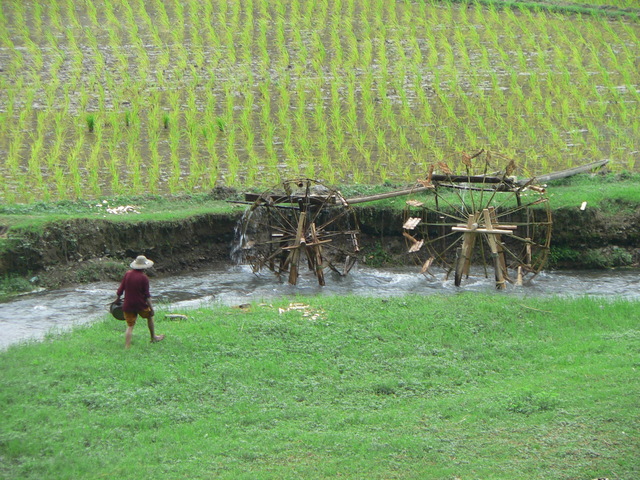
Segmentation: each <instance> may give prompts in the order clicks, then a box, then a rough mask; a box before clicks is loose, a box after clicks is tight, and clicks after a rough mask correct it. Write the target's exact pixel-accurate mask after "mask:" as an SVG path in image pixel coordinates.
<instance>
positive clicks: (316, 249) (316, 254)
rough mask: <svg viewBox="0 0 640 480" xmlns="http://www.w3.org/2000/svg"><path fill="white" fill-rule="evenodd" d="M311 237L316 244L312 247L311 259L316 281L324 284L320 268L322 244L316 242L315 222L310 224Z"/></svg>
mask: <svg viewBox="0 0 640 480" xmlns="http://www.w3.org/2000/svg"><path fill="white" fill-rule="evenodd" d="M311 239H312V240H313V243H314V244H316V245H314V246H313V247H312V259H313V267H314V273H315V274H316V277H318V283H319V284H320V285H321V286H324V271H323V270H322V245H320V244H319V243H318V232H317V231H316V224H315V223H312V224H311Z"/></svg>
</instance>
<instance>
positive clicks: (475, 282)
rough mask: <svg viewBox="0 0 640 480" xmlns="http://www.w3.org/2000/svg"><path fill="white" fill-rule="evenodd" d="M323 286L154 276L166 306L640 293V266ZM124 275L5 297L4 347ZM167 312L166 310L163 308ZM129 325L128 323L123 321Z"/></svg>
mask: <svg viewBox="0 0 640 480" xmlns="http://www.w3.org/2000/svg"><path fill="white" fill-rule="evenodd" d="M326 283H327V285H326V286H324V287H320V286H319V285H318V284H317V281H316V279H315V277H312V276H308V275H307V276H305V275H301V276H300V279H299V282H298V285H296V286H292V285H289V284H287V283H286V282H284V283H280V282H278V280H277V279H276V277H275V276H274V275H273V274H272V273H271V272H266V273H264V274H260V275H255V274H253V273H252V272H251V269H250V267H248V266H225V267H222V266H221V267H218V268H212V269H208V270H199V271H197V272H194V273H190V274H184V275H176V276H171V277H152V278H151V294H152V295H153V297H154V301H155V306H156V308H157V309H158V310H159V311H161V312H165V313H185V312H187V311H188V309H190V308H194V307H200V306H207V305H227V306H234V305H241V304H245V303H251V302H260V301H270V300H273V299H276V298H292V299H293V298H295V297H296V296H305V295H307V296H308V295H345V294H354V295H366V296H377V297H390V296H398V295H403V294H421V295H433V294H441V295H442V294H455V293H457V292H460V291H477V292H495V293H496V294H507V295H516V296H537V295H544V296H554V295H555V296H585V295H588V296H601V297H620V298H626V299H634V300H638V299H640V271H637V270H632V271H601V270H599V271H553V272H543V273H541V274H539V275H538V276H537V277H535V278H534V279H533V280H532V281H531V282H530V283H529V284H528V285H524V286H521V287H514V286H512V285H509V287H508V289H507V290H506V292H496V290H495V289H494V284H493V281H492V279H490V278H489V279H487V278H484V277H483V276H482V277H472V278H470V279H467V280H466V281H465V282H464V284H463V286H462V287H460V288H457V287H455V286H454V285H453V280H452V279H449V280H445V279H444V276H442V277H425V276H422V275H419V274H416V273H415V271H414V270H410V269H408V268H404V269H373V268H369V267H363V266H356V267H355V268H354V269H353V270H352V271H351V273H350V274H349V275H348V276H346V277H340V276H338V275H336V274H334V273H331V274H330V275H328V276H327V279H326ZM117 288H118V283H117V282H98V283H91V284H85V285H77V286H74V287H69V288H63V289H59V290H46V291H41V292H33V293H28V294H24V295H20V296H18V297H16V298H14V299H12V300H10V301H8V302H5V303H0V329H1V330H0V331H1V332H2V335H1V336H0V350H3V349H6V348H7V347H8V346H10V345H12V344H16V343H20V342H24V341H29V340H39V339H42V338H44V337H45V335H47V334H48V333H50V332H51V333H55V332H59V331H63V330H65V329H68V328H70V327H72V326H74V325H77V324H83V323H88V322H91V321H95V320H96V319H100V318H104V317H105V316H106V315H108V304H109V303H110V302H111V301H113V300H114V299H115V291H116V289H117ZM158 319H162V313H160V314H159V315H158ZM123 332H124V323H123Z"/></svg>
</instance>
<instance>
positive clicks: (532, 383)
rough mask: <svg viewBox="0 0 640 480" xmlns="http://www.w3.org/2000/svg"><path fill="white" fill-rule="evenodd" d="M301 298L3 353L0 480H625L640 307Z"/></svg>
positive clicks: (510, 299)
mask: <svg viewBox="0 0 640 480" xmlns="http://www.w3.org/2000/svg"><path fill="white" fill-rule="evenodd" d="M294 300H295V299H294ZM304 301H305V302H308V307H306V308H305V309H304V310H288V311H285V312H283V313H278V308H279V307H280V308H283V309H285V310H286V309H287V307H288V305H289V304H288V301H286V300H283V301H281V302H279V303H277V304H274V305H258V304H254V305H253V306H252V307H251V308H248V309H236V308H227V307H216V308H212V309H200V310H194V311H190V312H186V313H188V314H189V317H190V319H189V320H187V321H180V322H177V321H168V320H163V315H162V312H160V313H159V314H158V316H157V317H158V322H157V330H158V331H159V333H166V334H167V339H166V340H165V341H164V342H162V343H160V344H155V345H151V344H149V342H148V333H147V331H146V327H145V326H144V324H139V325H137V326H136V329H135V332H134V343H133V346H132V349H131V350H130V351H124V349H123V344H124V338H123V337H124V335H123V332H124V327H123V324H122V323H121V322H118V321H115V320H113V319H105V320H104V321H100V322H98V323H97V324H95V325H93V326H91V327H82V328H78V329H76V330H75V331H74V332H72V333H65V334H62V335H60V336H57V335H56V336H51V337H49V338H48V339H47V340H45V341H44V342H42V343H32V344H27V345H24V346H16V347H11V348H10V349H9V350H8V351H6V352H3V353H0V378H1V380H0V382H1V383H0V384H1V386H2V388H0V408H1V410H2V412H3V421H2V423H0V459H1V462H0V477H1V478H7V479H9V478H11V479H13V478H21V479H29V478H34V479H35V478H37V479H41V478H50V479H57V478H86V479H98V478H122V479H127V478H132V479H133V478H145V477H149V478H190V479H204V478H207V479H208V478H221V479H225V478H228V479H255V478H260V479H299V478H305V479H321V478H353V479H361V478H371V479H390V478H396V479H401V478H407V479H408V478H412V479H413V478H416V479H417V478H420V479H438V480H440V479H454V478H464V479H467V478H468V479H472V478H473V479H476V478H477V479H483V480H487V479H509V480H511V479H525V478H526V479H533V478H553V479H567V480H569V479H572V480H573V479H578V478H586V479H591V478H600V477H607V478H610V479H631V478H638V477H639V476H640V461H639V460H638V459H639V458H640V449H639V443H638V439H639V433H640V432H639V429H638V427H639V425H638V416H637V409H638V395H639V394H640V388H639V384H638V378H637V369H638V367H639V366H640V365H639V362H638V358H639V356H638V353H640V332H639V331H638V325H637V315H636V312H637V309H638V307H639V305H638V303H637V302H627V301H621V300H615V301H610V300H600V299H588V298H581V299H538V298H522V297H515V296H503V295H497V294H496V295H486V296H485V295H474V294H468V293H467V294H460V295H451V296H442V297H406V298H391V299H363V298H355V297H332V298H314V299H307V298H305V299H304Z"/></svg>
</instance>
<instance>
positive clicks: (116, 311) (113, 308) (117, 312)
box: [109, 300, 124, 320]
mask: <svg viewBox="0 0 640 480" xmlns="http://www.w3.org/2000/svg"><path fill="white" fill-rule="evenodd" d="M109 312H111V315H113V317H114V318H115V319H116V320H124V311H123V310H122V300H116V301H115V302H113V303H112V304H111V305H109Z"/></svg>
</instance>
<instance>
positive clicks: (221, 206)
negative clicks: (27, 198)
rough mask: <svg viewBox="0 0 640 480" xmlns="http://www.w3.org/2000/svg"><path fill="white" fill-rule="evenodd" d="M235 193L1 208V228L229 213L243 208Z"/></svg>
mask: <svg viewBox="0 0 640 480" xmlns="http://www.w3.org/2000/svg"><path fill="white" fill-rule="evenodd" d="M238 198H239V197H238V195H237V194H230V195H229V196H228V199H227V200H225V199H223V198H221V197H220V196H216V195H212V194H182V195H165V196H162V195H138V196H119V197H111V198H108V199H104V200H98V201H88V200H75V201H71V200H64V201H58V202H34V203H23V204H12V205H0V225H6V226H11V227H13V228H34V226H36V227H35V228H37V226H41V225H43V224H46V223H49V222H56V221H60V220H63V219H69V218H90V219H101V218H108V219H109V220H113V221H146V220H154V221H161V220H175V219H182V218H187V217H190V216H194V215H198V214H203V213H219V214H229V213H233V212H234V211H237V210H239V209H240V210H241V209H243V208H244V206H242V205H239V204H235V203H232V202H233V201H234V200H236V199H238ZM126 206H131V207H134V210H135V211H134V212H130V213H124V214H118V213H110V212H109V211H108V209H116V211H117V208H118V207H126Z"/></svg>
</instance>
